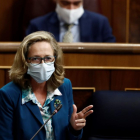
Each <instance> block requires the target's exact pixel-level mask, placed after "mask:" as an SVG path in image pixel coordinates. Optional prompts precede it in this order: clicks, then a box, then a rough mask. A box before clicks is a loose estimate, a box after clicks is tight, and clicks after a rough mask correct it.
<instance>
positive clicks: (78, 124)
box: [76, 123, 86, 127]
mask: <svg viewBox="0 0 140 140" xmlns="http://www.w3.org/2000/svg"><path fill="white" fill-rule="evenodd" d="M85 125H86V123H77V124H76V126H80V127H84V126H85Z"/></svg>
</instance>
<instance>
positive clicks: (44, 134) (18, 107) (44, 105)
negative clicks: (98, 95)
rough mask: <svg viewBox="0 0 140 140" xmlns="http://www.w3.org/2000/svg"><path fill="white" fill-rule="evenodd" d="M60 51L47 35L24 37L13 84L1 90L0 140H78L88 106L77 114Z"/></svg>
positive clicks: (13, 71) (17, 55)
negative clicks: (58, 107) (58, 109)
mask: <svg viewBox="0 0 140 140" xmlns="http://www.w3.org/2000/svg"><path fill="white" fill-rule="evenodd" d="M62 62H63V59H62V51H61V48H60V47H59V46H58V44H57V42H56V41H55V39H54V37H53V36H52V35H51V34H50V33H48V32H43V31H39V32H35V33H32V34H30V35H28V36H27V37H25V38H24V40H23V41H22V43H21V45H20V47H19V49H18V50H17V53H16V55H15V59H14V63H13V65H12V68H11V70H10V78H11V80H12V82H10V83H8V84H7V85H5V86H4V87H2V88H1V89H0V140H30V139H31V138H32V137H33V135H34V134H35V133H36V132H37V131H38V130H39V128H40V127H41V126H42V125H43V124H44V123H45V122H46V121H47V120H48V118H49V117H50V116H51V114H52V112H53V111H54V110H55V108H56V107H57V106H58V105H59V104H62V108H61V109H60V111H59V112H58V113H57V114H56V115H54V116H53V117H52V119H50V120H49V121H48V122H47V123H46V125H45V127H43V128H42V129H41V130H40V132H39V133H38V134H37V135H36V136H35V137H34V140H68V139H70V140H78V139H81V137H82V128H83V127H84V126H85V124H86V120H85V118H86V117H87V116H88V115H90V114H91V113H92V112H93V111H92V110H90V109H91V108H92V107H93V106H92V105H90V106H88V107H86V108H84V109H83V110H82V111H81V112H79V113H77V108H76V106H75V105H74V104H73V96H72V86H71V82H70V80H68V79H66V78H64V69H63V65H62Z"/></svg>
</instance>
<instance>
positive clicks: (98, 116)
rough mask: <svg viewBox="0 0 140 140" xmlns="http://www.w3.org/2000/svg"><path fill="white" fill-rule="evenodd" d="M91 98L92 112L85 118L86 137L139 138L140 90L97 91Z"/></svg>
mask: <svg viewBox="0 0 140 140" xmlns="http://www.w3.org/2000/svg"><path fill="white" fill-rule="evenodd" d="M92 98H93V99H92V100H93V105H94V113H93V114H92V115H90V116H89V117H88V118H87V126H86V127H85V131H89V133H88V136H87V137H91V138H92V137H93V138H102V139H107V138H108V139H111V138H112V139H124V138H125V139H140V92H132V91H131V92H130V91H97V92H95V93H93V97H92ZM86 139H88V138H86Z"/></svg>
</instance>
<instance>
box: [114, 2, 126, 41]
mask: <svg viewBox="0 0 140 140" xmlns="http://www.w3.org/2000/svg"><path fill="white" fill-rule="evenodd" d="M126 2H127V0H112V6H111V7H112V11H111V13H112V20H111V22H112V28H113V34H114V36H115V37H116V41H117V42H122V43H123V42H126V24H128V23H127V22H126V14H127V7H126Z"/></svg>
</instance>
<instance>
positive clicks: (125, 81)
mask: <svg viewBox="0 0 140 140" xmlns="http://www.w3.org/2000/svg"><path fill="white" fill-rule="evenodd" d="M110 83H111V88H110V90H118V89H119V90H122V91H125V88H133V89H136V88H140V69H139V70H112V71H111V81H110Z"/></svg>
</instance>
